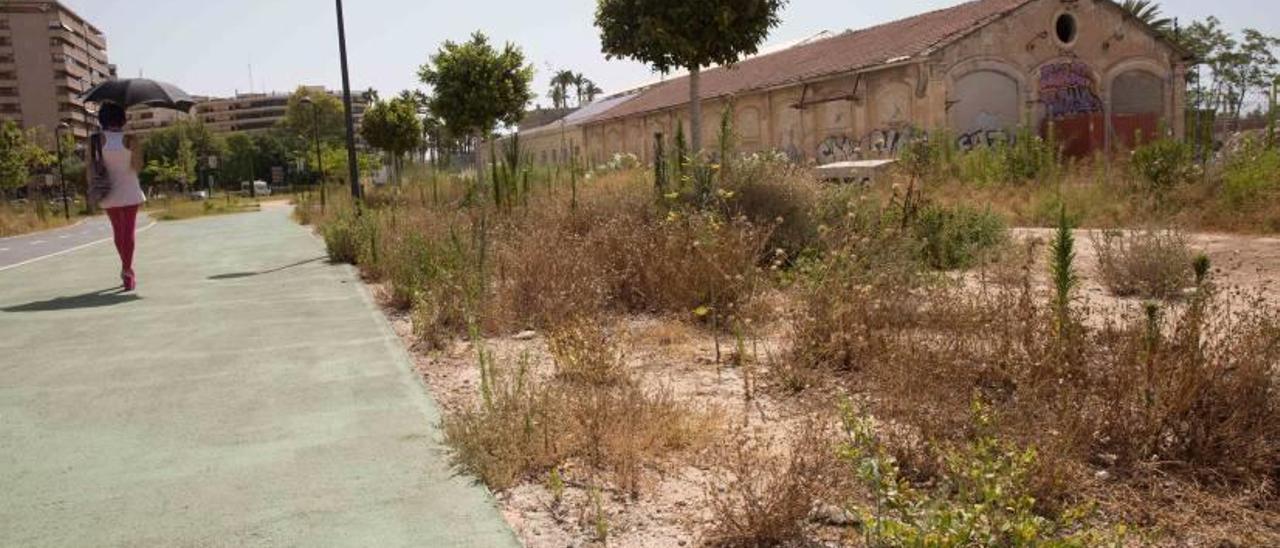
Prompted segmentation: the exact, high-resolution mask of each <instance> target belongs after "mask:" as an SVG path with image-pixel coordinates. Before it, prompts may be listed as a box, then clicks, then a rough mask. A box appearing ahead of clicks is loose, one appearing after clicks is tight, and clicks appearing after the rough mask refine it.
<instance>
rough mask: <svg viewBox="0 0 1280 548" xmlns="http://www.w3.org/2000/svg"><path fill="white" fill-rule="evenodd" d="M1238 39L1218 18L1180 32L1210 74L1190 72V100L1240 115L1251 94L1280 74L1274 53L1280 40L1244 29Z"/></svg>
mask: <svg viewBox="0 0 1280 548" xmlns="http://www.w3.org/2000/svg"><path fill="white" fill-rule="evenodd" d="M1241 34H1242V37H1243V40H1240V41H1237V40H1236V38H1234V37H1233V36H1232V35H1231V34H1229V33H1228V32H1227V31H1226V30H1224V29H1223V28H1222V25H1221V22H1220V21H1219V20H1218V19H1217V18H1216V17H1208V18H1206V19H1205V20H1204V21H1195V22H1193V23H1192V24H1191V25H1189V26H1188V27H1187V29H1186V30H1185V31H1183V32H1181V33H1179V35H1178V42H1179V43H1180V44H1181V45H1182V46H1183V47H1184V48H1186V49H1187V50H1188V51H1190V52H1191V53H1192V55H1193V56H1194V57H1195V59H1196V60H1197V62H1198V63H1199V64H1202V65H1204V66H1205V67H1207V68H1208V69H1209V74H1208V75H1207V77H1205V78H1203V79H1202V77H1201V76H1200V74H1199V71H1192V72H1189V73H1188V75H1187V78H1188V81H1189V82H1190V83H1191V84H1192V89H1191V90H1190V92H1189V98H1190V103H1191V104H1192V105H1193V106H1195V107H1197V108H1208V109H1213V110H1215V111H1217V112H1219V113H1222V114H1224V115H1226V116H1227V117H1229V118H1238V117H1239V116H1240V112H1241V111H1242V110H1243V108H1244V103H1245V100H1246V99H1247V98H1248V97H1249V95H1250V94H1256V93H1258V92H1262V91H1265V90H1266V89H1267V88H1268V87H1269V86H1270V85H1271V82H1272V81H1273V80H1274V79H1275V78H1276V77H1277V76H1278V75H1280V64H1278V63H1277V58H1276V56H1275V53H1274V51H1273V50H1274V49H1275V48H1276V47H1280V39H1277V38H1275V37H1270V36H1267V35H1265V34H1263V33H1261V32H1259V31H1257V30H1254V29H1244V31H1243V32H1242V33H1241Z"/></svg>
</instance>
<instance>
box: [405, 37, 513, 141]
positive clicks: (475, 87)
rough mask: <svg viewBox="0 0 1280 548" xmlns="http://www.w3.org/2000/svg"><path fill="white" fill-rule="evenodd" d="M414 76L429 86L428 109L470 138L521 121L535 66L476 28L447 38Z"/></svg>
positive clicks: (458, 133)
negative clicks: (458, 38) (461, 38)
mask: <svg viewBox="0 0 1280 548" xmlns="http://www.w3.org/2000/svg"><path fill="white" fill-rule="evenodd" d="M418 77H419V78H420V79H421V80H422V83H424V84H426V85H429V86H431V88H432V96H431V100H430V104H429V107H430V110H431V112H432V113H434V114H435V115H436V116H438V117H439V118H440V120H441V121H442V122H443V123H444V127H445V128H446V129H447V130H448V132H449V133H450V134H452V135H455V136H459V137H463V138H466V139H468V140H471V141H476V140H479V139H483V138H485V137H488V136H489V134H491V133H492V132H493V131H494V130H495V129H496V128H497V126H498V124H506V125H515V124H517V123H519V122H520V119H521V118H522V117H523V116H524V110H525V107H526V106H527V105H528V104H529V102H530V101H532V100H533V91H532V90H531V89H530V83H531V82H532V81H533V66H532V65H528V64H526V63H525V60H524V53H523V52H522V51H521V50H520V48H519V47H517V46H515V45H514V44H511V43H510V42H508V43H507V44H506V45H505V46H503V48H502V50H501V51H499V50H498V49H496V48H494V47H493V46H492V45H490V44H489V39H488V38H487V37H485V35H484V34H483V33H481V32H479V31H477V32H475V33H474V34H472V35H471V40H469V41H466V42H462V43H456V42H453V41H446V42H445V43H444V45H443V46H441V48H440V50H439V51H438V52H437V53H436V54H435V55H432V56H431V60H430V61H429V62H428V63H427V64H425V65H423V66H422V67H421V68H419V69H418ZM477 159H478V158H477Z"/></svg>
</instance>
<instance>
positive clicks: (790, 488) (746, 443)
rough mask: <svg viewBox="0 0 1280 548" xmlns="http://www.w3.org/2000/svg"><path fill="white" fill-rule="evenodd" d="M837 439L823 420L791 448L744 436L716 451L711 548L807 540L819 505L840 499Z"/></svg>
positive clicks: (809, 425) (710, 494)
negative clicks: (836, 457) (813, 513)
mask: <svg viewBox="0 0 1280 548" xmlns="http://www.w3.org/2000/svg"><path fill="white" fill-rule="evenodd" d="M834 439H835V436H834V433H833V432H832V431H831V429H830V428H829V427H826V426H823V425H822V424H821V423H819V422H818V421H817V420H810V421H808V422H806V423H805V424H803V425H802V426H801V427H800V428H799V429H798V431H797V433H796V435H795V437H794V438H793V439H792V440H790V441H789V442H787V443H785V444H780V443H775V442H772V441H770V440H768V439H763V438H761V437H760V436H759V435H750V434H748V433H746V432H743V431H738V432H737V433H736V434H735V435H733V436H731V437H730V438H729V439H728V440H727V442H726V443H725V444H724V445H722V446H721V447H719V448H718V450H717V451H715V453H714V456H715V462H716V463H717V464H718V465H719V466H718V467H717V468H716V470H715V472H714V473H713V474H712V477H711V481H710V483H709V484H708V485H707V489H706V496H707V500H708V502H709V504H710V506H711V512H712V523H711V527H710V529H709V531H708V532H707V533H706V536H705V539H704V540H705V542H706V544H708V545H710V546H725V547H730V546H735V547H736V546H743V547H747V546H751V547H754V546H787V545H791V544H797V543H799V542H800V541H802V540H803V539H804V538H805V535H806V532H807V530H808V521H809V517H810V515H811V513H812V511H813V509H814V507H815V505H816V504H821V503H822V502H823V501H825V500H827V499H828V498H829V497H830V496H831V495H833V494H834V492H835V489H834V486H835V483H834V482H836V481H837V475H836V473H835V472H836V471H837V470H838V468H837V466H836V465H835V445H834V443H833V440H834Z"/></svg>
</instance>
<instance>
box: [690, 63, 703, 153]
mask: <svg viewBox="0 0 1280 548" xmlns="http://www.w3.org/2000/svg"><path fill="white" fill-rule="evenodd" d="M701 83H702V67H698V66H693V67H689V131H690V133H692V134H693V135H690V136H689V138H690V141H689V142H690V143H691V144H692V145H693V146H692V147H690V149H689V150H690V154H691V155H692V156H693V157H694V158H698V157H699V156H700V155H701V153H702V98H701V97H700V96H699V90H698V87H699V84H701Z"/></svg>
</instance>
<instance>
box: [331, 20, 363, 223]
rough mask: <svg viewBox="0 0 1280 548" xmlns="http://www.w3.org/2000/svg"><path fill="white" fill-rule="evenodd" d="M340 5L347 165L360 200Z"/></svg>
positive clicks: (353, 122) (339, 38)
mask: <svg viewBox="0 0 1280 548" xmlns="http://www.w3.org/2000/svg"><path fill="white" fill-rule="evenodd" d="M335 1H336V3H337V7H338V55H339V56H340V57H341V58H342V107H343V110H344V111H345V112H346V117H347V167H348V169H349V170H350V175H351V197H352V198H355V199H356V200H357V201H359V199H360V196H361V195H362V194H363V191H362V190H361V188H360V166H359V165H358V164H356V122H355V117H354V115H353V114H352V111H351V77H350V75H349V73H348V71H347V29H346V23H344V22H343V19H342V0H335Z"/></svg>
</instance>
